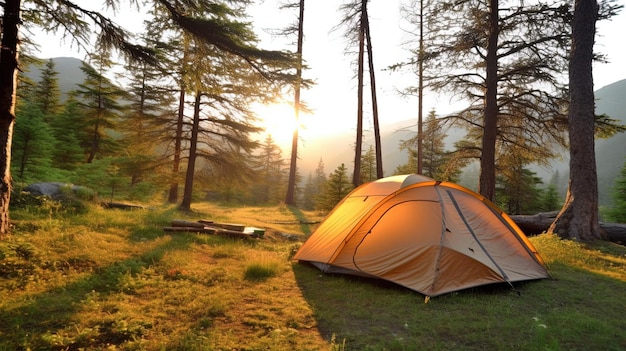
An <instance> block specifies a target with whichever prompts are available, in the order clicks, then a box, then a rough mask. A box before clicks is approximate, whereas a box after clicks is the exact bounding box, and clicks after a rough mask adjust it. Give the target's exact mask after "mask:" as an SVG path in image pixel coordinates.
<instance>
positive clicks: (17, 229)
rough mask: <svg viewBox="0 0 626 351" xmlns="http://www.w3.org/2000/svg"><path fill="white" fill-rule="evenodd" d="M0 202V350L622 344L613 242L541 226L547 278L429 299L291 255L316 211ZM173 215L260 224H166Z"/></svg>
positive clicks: (621, 286) (622, 308) (625, 250)
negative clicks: (244, 231)
mask: <svg viewBox="0 0 626 351" xmlns="http://www.w3.org/2000/svg"><path fill="white" fill-rule="evenodd" d="M193 209H194V212H193V213H180V212H177V211H176V210H175V208H174V207H165V206H162V207H159V206H157V207H155V208H151V209H139V210H117V209H102V208H99V207H89V208H88V211H86V212H85V213H82V214H75V215H69V214H67V213H62V212H55V211H51V212H49V213H43V212H41V211H36V212H30V211H28V210H27V209H21V210H16V211H13V212H12V213H11V216H12V223H13V225H14V228H13V232H12V235H11V236H10V237H9V238H8V239H7V240H4V241H2V242H0V351H1V350H626V318H625V313H626V247H624V246H619V245H616V244H611V243H605V242H602V243H596V244H593V245H583V244H580V243H574V242H570V241H563V240H559V239H558V238H556V237H554V236H549V235H540V236H537V237H533V238H532V239H531V241H532V242H533V243H534V244H535V245H536V246H537V249H538V250H539V252H540V253H541V254H542V255H543V257H544V259H545V260H546V262H547V264H548V266H549V269H550V271H551V273H552V275H553V278H554V279H546V280H541V281H533V282H526V283H521V284H516V285H515V287H516V291H514V290H512V289H511V288H510V287H509V286H508V285H493V286H487V287H481V288H476V289H470V290H465V291H461V292H456V293H451V294H447V295H443V296H439V297H435V298H432V299H430V301H429V302H428V303H425V298H424V296H422V295H420V294H418V293H416V292H414V291H411V290H408V289H405V288H402V287H399V286H396V285H393V284H390V283H386V282H384V281H377V280H372V279H362V278H356V277H350V276H341V275H325V274H322V273H321V272H320V271H319V270H317V269H315V268H313V267H311V266H309V265H305V264H299V263H297V262H292V260H291V256H292V254H293V253H294V250H296V249H297V247H298V246H299V245H300V244H301V243H302V241H303V240H305V239H306V237H307V235H308V234H310V233H311V231H313V230H314V229H315V228H314V227H315V225H314V224H300V221H303V222H305V223H314V222H317V221H320V220H321V219H322V215H321V214H319V213H316V212H300V211H299V210H296V209H293V208H288V207H285V206H276V207H254V208H250V207H241V208H233V207H223V206H218V205H215V204H210V203H198V204H195V205H194V207H193ZM173 219H184V220H192V221H195V220H200V219H207V220H213V221H216V222H227V223H241V224H245V225H247V226H254V227H260V228H265V229H266V233H265V235H264V237H263V238H260V239H249V240H242V239H236V238H229V237H223V236H218V235H210V234H194V233H166V232H164V231H163V227H164V226H168V225H169V223H170V222H171V220H173Z"/></svg>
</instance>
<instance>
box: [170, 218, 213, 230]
mask: <svg viewBox="0 0 626 351" xmlns="http://www.w3.org/2000/svg"><path fill="white" fill-rule="evenodd" d="M172 227H192V228H204V227H205V225H204V224H202V223H198V222H190V221H185V220H181V219H173V220H172Z"/></svg>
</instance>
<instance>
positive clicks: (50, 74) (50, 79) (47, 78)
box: [33, 59, 61, 123]
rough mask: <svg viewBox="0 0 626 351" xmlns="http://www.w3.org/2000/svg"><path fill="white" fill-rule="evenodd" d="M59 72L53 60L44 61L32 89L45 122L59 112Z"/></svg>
mask: <svg viewBox="0 0 626 351" xmlns="http://www.w3.org/2000/svg"><path fill="white" fill-rule="evenodd" d="M58 75H59V72H57V71H56V69H55V65H54V61H53V60H52V59H49V60H47V61H46V65H45V67H44V68H43V69H42V70H41V74H40V78H39V82H38V83H37V85H36V86H35V89H34V91H33V93H34V99H35V103H36V104H37V106H39V109H40V110H41V112H42V113H43V115H44V117H45V120H46V122H48V123H50V121H52V119H53V117H54V116H56V115H57V114H58V113H59V112H61V102H60V100H61V89H60V88H59V79H58Z"/></svg>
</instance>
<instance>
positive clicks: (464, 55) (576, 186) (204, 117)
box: [0, 0, 625, 240]
mask: <svg viewBox="0 0 626 351" xmlns="http://www.w3.org/2000/svg"><path fill="white" fill-rule="evenodd" d="M251 3H252V2H250V1H234V2H219V1H216V2H203V1H193V0H185V1H177V2H172V1H168V0H155V1H154V2H150V4H151V5H153V6H149V7H147V8H149V11H148V13H149V15H150V16H149V19H148V20H147V21H146V22H145V23H144V31H143V32H142V33H129V32H127V31H125V30H124V29H123V27H122V26H120V25H118V24H117V23H115V21H114V20H112V19H110V18H108V17H107V13H106V12H98V11H95V10H91V9H89V8H87V7H85V6H86V5H81V4H80V2H72V1H68V0H56V1H52V2H48V3H42V2H38V1H29V0H23V1H18V0H9V1H6V2H5V3H4V4H3V8H4V17H3V18H4V19H3V36H2V42H3V47H7V48H10V47H16V48H17V47H18V46H17V40H16V39H17V36H14V35H13V34H12V33H13V32H11V30H12V28H13V26H14V27H15V28H18V27H19V25H18V23H21V22H22V21H16V20H15V18H13V17H11V16H12V15H13V14H14V13H16V12H15V11H12V10H17V12H18V13H21V14H22V18H23V25H24V27H37V28H39V29H41V30H44V31H50V32H60V33H62V34H64V35H66V36H69V37H70V38H71V40H72V41H73V42H74V43H76V45H79V46H81V47H85V48H89V51H88V52H89V55H88V60H87V62H84V64H83V66H82V67H81V68H80V69H81V71H82V72H83V73H84V76H85V79H84V81H82V82H80V83H79V84H77V86H76V88H75V89H73V90H71V91H68V92H63V94H64V97H63V99H62V98H61V97H62V92H61V90H60V88H59V84H58V77H57V75H58V72H57V71H56V70H55V67H54V63H53V62H52V61H50V60H49V61H46V62H41V61H39V62H37V59H36V58H35V57H33V56H29V55H28V50H20V51H21V55H20V56H19V60H20V61H19V62H20V63H19V68H20V70H21V71H27V70H28V66H30V65H39V66H40V67H42V69H41V71H40V72H41V73H40V76H39V77H37V78H36V79H34V78H33V79H28V78H27V77H26V75H25V74H22V73H21V72H20V73H18V75H17V76H18V78H17V84H16V85H13V84H8V83H7V84H4V82H5V81H6V82H11V81H12V79H13V78H14V74H13V73H14V72H15V69H16V68H17V67H16V66H13V67H12V66H11V62H12V61H11V59H10V57H5V56H10V55H4V52H3V58H2V61H1V62H0V66H1V67H2V71H3V72H5V74H4V75H2V76H0V78H2V79H4V80H3V85H2V88H3V89H4V90H7V89H10V90H12V91H13V92H15V93H16V95H17V98H16V103H15V104H12V103H8V104H4V105H2V106H6V109H3V111H2V113H3V116H4V117H3V118H4V121H5V122H6V123H7V124H5V125H4V127H2V128H0V129H2V130H3V131H4V135H5V138H4V139H5V143H4V144H5V145H6V146H7V147H8V148H9V149H10V150H9V151H8V152H7V153H8V155H9V157H6V158H5V159H4V160H3V162H4V167H3V169H4V173H3V174H4V178H3V179H4V181H3V182H4V189H14V190H20V189H21V188H23V187H24V186H26V185H28V184H31V183H34V182H41V181H46V182H50V181H54V182H66V183H73V184H78V185H81V186H86V187H88V188H90V189H93V191H94V193H95V194H97V196H98V197H99V198H101V199H109V200H110V201H113V200H115V199H125V200H129V201H155V200H156V201H166V202H169V203H176V204H178V207H179V209H181V210H189V209H191V203H192V201H198V200H213V201H221V202H225V203H232V204H241V205H273V204H277V203H282V202H284V203H286V204H288V205H296V206H299V207H301V208H303V209H317V210H323V211H329V210H330V209H332V207H333V206H334V205H335V204H336V203H337V202H338V201H340V200H341V199H342V198H343V197H344V196H345V195H346V194H347V193H348V192H349V191H350V190H352V189H354V188H355V187H357V186H359V185H360V184H363V183H364V182H368V181H372V180H375V179H378V178H382V177H383V176H384V174H383V171H382V163H383V159H382V153H381V150H380V149H381V147H380V144H381V142H380V132H379V117H378V114H379V111H378V109H377V104H376V101H377V91H376V77H375V74H374V72H375V71H374V69H373V67H374V59H373V57H374V50H375V49H376V47H375V46H373V45H372V43H371V33H370V26H369V22H368V21H369V18H370V16H371V14H369V13H368V6H367V5H368V1H364V0H363V1H356V0H354V1H346V2H345V3H343V4H341V5H339V6H338V11H340V13H341V15H342V21H341V23H338V24H337V26H338V28H339V30H341V31H343V33H344V35H345V38H346V42H347V44H346V54H347V55H352V56H353V57H354V61H355V64H354V67H355V73H354V76H355V80H356V81H357V83H356V90H357V91H356V94H357V96H358V99H357V100H358V106H357V111H356V115H357V118H356V120H357V123H356V138H355V141H354V144H353V147H354V150H353V151H354V160H353V161H351V160H346V162H345V163H344V164H342V165H341V166H339V167H337V168H336V169H334V170H326V169H325V167H324V162H323V159H322V160H320V161H319V165H318V167H317V169H316V170H315V172H314V173H310V174H301V173H300V172H299V171H298V165H297V162H298V143H299V138H298V131H297V130H296V131H294V135H293V143H292V147H291V150H281V148H280V147H278V146H277V145H276V143H275V142H274V140H273V139H272V138H271V136H267V137H266V138H265V139H264V140H261V141H258V140H255V136H256V135H257V134H258V133H260V132H262V130H261V128H259V126H258V123H257V122H258V116H255V114H254V111H253V109H252V108H251V106H252V105H253V104H255V103H270V102H272V101H275V100H276V99H278V98H279V97H281V98H284V97H286V96H289V97H292V99H293V108H294V118H296V120H297V118H298V115H299V113H300V112H303V111H307V109H308V108H309V107H308V106H307V105H306V102H305V101H301V94H302V92H303V91H306V89H307V87H309V86H310V85H311V84H314V80H313V79H309V78H306V74H305V73H306V69H307V67H306V53H305V52H302V42H303V40H305V34H306V31H305V29H304V28H306V26H304V23H305V19H306V8H305V6H304V1H303V0H300V1H297V2H296V1H294V2H288V3H282V4H278V3H276V6H277V7H279V6H280V7H282V8H283V9H284V11H287V13H290V15H291V16H293V17H295V18H296V21H295V22H294V23H293V25H291V26H289V27H288V28H276V31H277V33H278V34H277V35H284V36H286V37H287V38H290V39H291V41H292V42H294V43H295V45H294V47H287V48H284V50H264V49H262V48H259V47H257V43H258V38H257V36H256V34H255V33H254V30H253V28H252V25H251V23H249V22H246V21H245V18H246V10H247V9H248V7H249V6H250V5H251ZM105 5H107V6H109V7H110V8H112V9H117V10H119V11H128V10H129V9H131V8H133V9H136V8H139V7H140V5H141V4H140V3H139V2H137V1H129V2H128V3H124V2H120V1H110V2H106V4H105ZM126 7H128V9H127V8H126ZM400 10H401V12H402V13H403V15H404V16H405V18H406V20H407V21H408V22H409V23H411V24H413V25H414V27H415V31H414V32H413V35H414V36H415V39H414V41H412V42H409V43H407V44H406V45H407V49H408V50H409V52H410V53H411V55H410V56H408V57H407V58H406V59H399V60H398V63H397V64H395V65H393V66H392V67H389V69H390V70H395V71H399V72H407V73H410V74H414V75H415V85H414V86H412V87H409V88H407V89H406V91H403V92H401V93H402V94H407V95H415V96H418V97H421V96H422V92H423V89H424V88H425V87H428V88H429V89H433V90H434V91H442V92H447V93H449V94H453V95H458V96H461V97H462V98H463V99H464V100H465V101H467V106H466V107H465V108H463V109H461V110H459V111H458V112H456V113H453V114H450V115H446V116H439V115H437V112H436V111H434V110H432V111H429V112H428V114H427V116H424V117H422V114H423V113H422V112H423V111H421V108H420V110H419V111H418V112H419V119H418V122H417V124H418V131H417V133H416V134H415V137H414V138H412V139H410V140H406V141H405V142H403V143H402V144H401V145H399V146H398V147H400V148H403V149H405V150H407V151H408V153H409V155H410V157H409V158H408V160H407V162H406V164H405V165H402V166H399V167H398V168H397V169H396V170H394V173H396V174H399V173H413V172H415V173H420V174H424V175H426V176H429V177H432V178H434V179H437V180H450V181H457V180H458V176H459V174H460V171H461V169H462V168H463V167H464V166H465V165H467V164H468V163H469V162H472V161H474V162H479V164H480V175H479V184H478V192H479V193H480V194H481V195H482V196H484V197H486V198H487V199H490V200H492V201H494V202H496V203H497V204H499V205H500V206H502V208H503V209H504V210H505V211H507V212H509V213H511V214H528V213H536V212H540V211H555V210H559V209H561V208H563V213H564V214H568V215H563V216H560V217H559V218H561V219H563V221H564V223H565V224H563V225H564V227H561V230H560V231H559V230H557V232H561V233H564V234H563V236H570V237H573V238H579V239H583V240H587V239H593V238H599V237H601V234H600V232H599V230H598V225H597V222H598V220H599V215H598V202H597V175H596V169H595V160H594V159H593V158H594V155H593V152H591V153H590V152H589V151H590V150H589V143H592V144H593V140H594V138H608V137H611V136H613V135H615V134H616V133H620V132H623V131H624V130H625V127H624V126H623V125H620V124H619V123H618V121H617V120H615V119H614V118H612V117H611V116H607V115H596V114H595V112H594V110H593V90H591V97H590V96H589V90H590V89H589V88H590V84H589V81H590V79H591V78H592V75H591V69H590V65H591V62H592V61H593V60H594V59H601V55H597V54H595V53H594V48H593V35H595V32H594V31H592V32H591V33H586V32H584V31H582V32H581V31H577V29H578V28H584V26H589V25H592V26H594V28H595V22H596V21H598V20H607V19H610V18H611V17H612V16H614V15H615V14H616V13H618V12H619V11H620V10H621V6H620V5H617V4H616V3H615V2H614V1H602V2H600V3H596V2H595V1H589V0H580V1H577V2H576V4H575V5H574V6H572V4H570V3H569V2H564V1H550V2H546V3H543V2H538V3H532V4H523V3H517V2H498V1H488V2H483V1H462V2H460V3H456V2H455V3H454V5H453V3H452V2H447V1H443V2H427V1H421V2H417V1H415V2H407V3H406V4H404V5H403V7H402V8H401V9H400ZM585 20H586V21H587V22H585ZM577 21H578V22H577ZM578 26H581V27H578ZM577 35H578V36H579V37H577ZM584 35H587V36H586V37H585V36H584ZM589 35H591V37H589ZM36 44H37V38H36V37H29V36H28V35H25V37H24V39H23V40H21V42H20V46H22V47H25V48H28V46H29V45H36ZM585 44H586V46H585ZM9 51H10V50H9ZM14 52H17V51H14ZM579 54H580V56H579ZM14 58H17V56H14ZM115 58H124V60H125V61H124V63H123V66H124V67H125V70H124V73H123V74H124V75H125V80H126V81H127V85H126V86H124V87H120V86H117V85H115V84H113V83H112V81H111V79H110V78H109V77H110V74H111V72H112V69H113V66H114V64H116V62H115V61H114V59H115ZM575 65H579V66H575ZM567 71H569V72H570V73H569V76H567V75H565V74H563V72H567ZM9 73H10V74H9ZM592 86H593V84H591V87H592ZM366 87H367V88H368V89H366ZM366 90H369V91H367V93H366ZM576 94H578V95H576ZM3 96H6V94H3ZM590 98H591V99H590ZM574 101H575V102H576V103H575V104H572V102H574ZM366 107H367V108H371V111H365V108H366ZM13 116H14V118H13ZM367 117H371V118H372V119H373V126H374V131H373V136H374V138H373V140H372V141H370V142H365V141H364V139H363V138H364V134H363V129H364V127H363V121H364V118H367ZM14 120H15V125H14V126H13V121H14ZM450 126H454V127H457V128H463V129H464V130H465V132H466V134H465V137H464V138H463V140H461V141H458V142H457V143H455V145H454V149H453V150H446V149H444V146H443V144H442V143H441V141H442V139H443V138H444V137H445V133H446V132H445V130H446V129H445V128H446V127H450ZM12 129H14V131H13V134H12V135H11V131H12ZM577 133H578V134H577ZM11 138H12V140H11ZM0 140H1V139H0ZM572 141H576V142H575V143H573V142H572ZM365 145H367V146H369V148H367V147H364V146H365ZM563 149H569V150H570V153H571V155H572V164H573V165H575V164H576V162H579V164H578V165H579V166H580V165H584V166H585V167H578V166H577V167H576V169H577V172H575V173H572V174H571V175H570V177H572V178H571V180H570V189H568V197H567V199H565V203H564V200H563V199H561V198H559V196H558V194H557V192H556V189H555V188H554V187H553V186H551V185H550V184H548V185H543V184H541V181H540V180H539V179H538V178H537V177H536V175H535V174H533V172H532V171H530V170H529V166H530V165H531V164H546V163H549V162H550V160H552V159H554V158H555V157H558V156H559V154H560V153H561V152H562V150H563ZM285 151H286V152H285ZM585 151H586V152H585ZM591 151H593V147H592V148H591ZM289 152H290V154H288V153H289ZM578 155H581V159H580V160H578V159H577V158H576V157H574V156H578ZM590 157H591V160H592V162H589V160H590ZM8 160H10V165H9V164H7V161H8ZM329 171H330V172H329ZM350 171H352V175H351V176H350V174H349V172H350ZM576 178H579V179H576ZM594 188H595V189H596V190H595V192H594V191H593V189H594ZM14 193H16V192H15V191H14ZM3 194H4V196H5V197H4V199H5V200H9V199H10V192H7V191H6V190H5V191H4V192H3ZM571 194H577V196H573V195H571ZM7 202H9V201H4V205H5V206H6V205H8V203H7ZM615 203H616V204H618V205H619V202H618V201H616V202H615ZM581 208H583V209H581ZM589 208H591V209H592V210H591V211H589ZM565 210H567V211H565ZM577 211H582V212H584V213H586V214H587V215H585V216H584V217H582V216H579V215H575V213H577ZM3 212H4V213H5V215H6V216H7V218H8V207H5V210H4V211H3ZM615 212H616V211H612V212H607V213H615ZM580 221H584V223H583V222H580ZM3 223H4V224H6V223H7V221H6V220H5V221H4V222H3ZM571 223H573V224H571ZM557 228H559V227H558V226H557ZM6 230H7V228H6V227H5V228H4V230H3V232H4V231H6Z"/></svg>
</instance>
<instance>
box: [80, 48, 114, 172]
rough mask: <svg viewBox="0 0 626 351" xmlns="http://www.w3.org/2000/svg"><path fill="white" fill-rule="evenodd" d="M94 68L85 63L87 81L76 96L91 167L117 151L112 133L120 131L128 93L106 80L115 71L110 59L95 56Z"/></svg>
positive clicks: (83, 143) (83, 141)
mask: <svg viewBox="0 0 626 351" xmlns="http://www.w3.org/2000/svg"><path fill="white" fill-rule="evenodd" d="M91 59H92V62H93V63H94V64H95V65H96V67H95V68H94V67H93V66H91V65H89V64H87V63H84V62H83V64H82V66H81V68H80V69H81V71H83V72H84V73H85V81H84V82H83V83H81V84H79V85H78V89H77V90H76V94H77V97H78V98H79V99H78V103H79V106H80V107H81V109H82V112H83V114H82V115H81V116H78V117H79V120H78V121H77V125H78V126H79V127H80V130H81V132H80V134H79V137H80V142H81V146H82V147H83V149H84V150H85V153H86V155H87V160H86V162H87V163H91V162H93V160H94V159H95V158H96V157H103V156H106V155H112V154H113V153H114V151H115V149H116V148H115V140H114V139H113V138H112V137H111V135H110V133H109V132H110V131H111V130H114V129H116V126H117V123H118V122H119V121H120V119H121V116H122V112H123V111H124V107H123V106H122V105H121V103H120V102H121V99H122V98H124V97H126V92H125V91H124V90H122V89H121V88H119V87H117V86H115V85H114V84H113V83H112V82H111V81H110V80H109V79H108V78H106V77H105V76H104V73H105V72H106V70H108V69H110V68H111V67H112V62H111V60H110V59H108V58H106V57H104V56H102V55H92V57H91Z"/></svg>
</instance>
